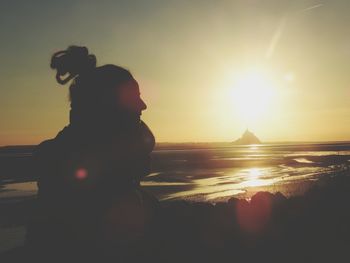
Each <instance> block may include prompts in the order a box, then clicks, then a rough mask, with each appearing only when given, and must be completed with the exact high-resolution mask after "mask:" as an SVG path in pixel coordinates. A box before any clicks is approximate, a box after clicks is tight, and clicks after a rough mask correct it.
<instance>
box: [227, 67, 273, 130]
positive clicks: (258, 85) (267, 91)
mask: <svg viewBox="0 0 350 263" xmlns="http://www.w3.org/2000/svg"><path fill="white" fill-rule="evenodd" d="M231 95H232V100H233V102H234V107H235V109H236V111H237V113H238V114H239V116H240V117H241V118H242V119H243V120H244V121H245V122H246V124H247V125H249V124H252V123H255V122H256V121H257V120H258V119H259V118H261V117H263V116H265V115H267V114H268V112H269V110H270V108H271V104H272V102H273V98H274V96H275V88H274V85H273V82H272V80H271V79H270V78H269V76H268V74H266V73H265V74H264V72H259V71H249V72H246V73H243V74H241V75H240V76H238V78H237V79H236V81H235V85H234V87H233V89H232V92H231Z"/></svg>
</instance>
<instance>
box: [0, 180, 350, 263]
mask: <svg viewBox="0 0 350 263" xmlns="http://www.w3.org/2000/svg"><path fill="white" fill-rule="evenodd" d="M349 201H350V177H349V176H348V175H347V174H344V175H341V176H337V177H336V178H327V179H325V180H323V181H322V183H320V184H318V185H317V186H315V187H314V188H312V189H311V190H310V191H308V192H307V193H306V194H305V195H304V196H302V197H290V198H286V197H284V196H283V195H282V194H279V193H277V194H270V193H268V192H259V193H257V194H255V195H254V196H253V197H252V198H251V200H250V201H249V202H248V201H246V200H239V199H236V198H231V199H230V200H229V201H228V202H223V203H216V204H215V205H213V204H210V203H188V202H185V201H173V202H163V203H161V208H160V210H159V211H158V214H157V216H156V218H155V220H154V221H153V224H152V225H151V226H150V227H149V228H148V229H146V231H145V234H144V236H143V237H142V238H141V239H138V240H137V241H133V242H129V243H124V244H123V245H119V246H118V245H115V244H114V247H111V248H109V249H107V251H108V252H106V253H101V251H99V250H94V249H92V248H91V247H83V246H79V244H75V247H74V246H73V247H70V248H69V249H63V248H60V247H55V248H54V249H53V250H50V248H47V247H42V250H37V251H35V250H33V249H31V248H30V244H27V246H24V247H20V248H16V249H13V250H10V251H7V252H5V253H3V254H2V255H1V257H0V262H6V260H8V261H11V262H16V261H18V262H27V261H29V262H32V260H34V261H33V262H40V261H45V262H56V261H57V262H84V261H89V262H91V261H94V262H350V254H349V250H350V209H349V207H350V206H349ZM31 206H33V200H27V201H24V202H22V203H18V204H17V205H15V206H14V205H13V204H12V205H9V204H8V205H7V206H3V207H2V208H1V211H2V213H5V214H7V215H11V214H13V215H16V217H15V218H14V217H12V218H11V216H9V217H1V218H2V222H1V224H2V225H16V224H17V225H21V224H27V223H28V220H29V218H30V211H31V208H32V207H31ZM49 242H50V240H48V243H49ZM33 251H35V252H33ZM97 251H99V252H97Z"/></svg>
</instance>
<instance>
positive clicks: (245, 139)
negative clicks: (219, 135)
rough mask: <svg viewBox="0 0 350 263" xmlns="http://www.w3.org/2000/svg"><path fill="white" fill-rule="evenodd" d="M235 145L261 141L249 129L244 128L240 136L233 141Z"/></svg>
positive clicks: (259, 142)
mask: <svg viewBox="0 0 350 263" xmlns="http://www.w3.org/2000/svg"><path fill="white" fill-rule="evenodd" d="M233 144H235V145H246V144H261V141H260V140H259V138H258V137H256V136H255V134H254V133H253V132H251V131H249V129H246V131H245V132H244V133H243V134H242V137H241V138H239V139H237V140H235V141H234V142H233Z"/></svg>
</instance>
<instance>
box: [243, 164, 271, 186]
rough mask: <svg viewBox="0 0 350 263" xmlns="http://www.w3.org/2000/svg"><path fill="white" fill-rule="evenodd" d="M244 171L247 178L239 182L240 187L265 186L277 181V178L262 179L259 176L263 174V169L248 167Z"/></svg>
mask: <svg viewBox="0 0 350 263" xmlns="http://www.w3.org/2000/svg"><path fill="white" fill-rule="evenodd" d="M245 172H246V176H247V180H246V181H244V182H242V183H240V184H239V185H240V186H241V187H255V186H267V185H271V184H273V183H275V182H276V181H277V178H274V179H262V178H261V177H262V176H264V175H265V170H264V169H259V168H249V169H246V170H245Z"/></svg>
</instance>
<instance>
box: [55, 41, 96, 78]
mask: <svg viewBox="0 0 350 263" xmlns="http://www.w3.org/2000/svg"><path fill="white" fill-rule="evenodd" d="M50 67H51V68H52V69H55V70H57V73H56V80H57V82H58V83H60V84H62V85H64V84H66V83H67V82H68V81H70V80H71V79H73V78H74V77H76V76H77V75H79V74H81V73H83V72H85V71H87V70H89V69H93V68H95V67H96V57H95V55H93V54H90V55H89V51H88V49H87V48H86V47H79V46H69V47H68V48H67V49H66V50H63V51H58V52H56V53H55V54H53V55H52V57H51V64H50ZM66 74H69V75H68V77H66V78H65V79H62V78H61V77H62V76H64V75H66Z"/></svg>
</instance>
